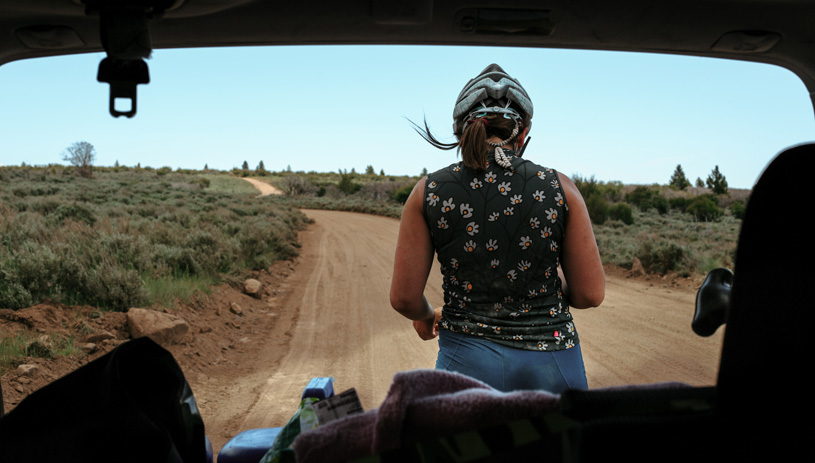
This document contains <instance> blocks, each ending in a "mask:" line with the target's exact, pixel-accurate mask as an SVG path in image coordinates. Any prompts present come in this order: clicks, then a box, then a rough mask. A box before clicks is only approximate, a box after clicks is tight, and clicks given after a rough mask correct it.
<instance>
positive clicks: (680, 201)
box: [668, 196, 693, 212]
mask: <svg viewBox="0 0 815 463" xmlns="http://www.w3.org/2000/svg"><path fill="white" fill-rule="evenodd" d="M692 202H693V198H691V197H688V196H677V197H675V198H671V199H669V200H668V206H669V207H670V208H671V209H673V210H677V211H679V212H685V211H686V210H687V209H688V206H690V204H691V203H692Z"/></svg>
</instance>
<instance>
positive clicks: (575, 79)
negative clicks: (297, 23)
mask: <svg viewBox="0 0 815 463" xmlns="http://www.w3.org/2000/svg"><path fill="white" fill-rule="evenodd" d="M102 58H103V55H101V54H91V55H75V56H66V57H56V58H45V59H36V60H24V61H17V62H12V63H8V64H6V65H3V66H0V127H2V134H0V164H3V165H19V164H21V163H23V162H24V163H26V164H30V165H45V164H49V163H64V162H63V161H62V160H61V153H62V152H63V151H64V149H65V148H66V147H67V146H69V145H70V144H71V143H73V142H75V141H80V140H85V141H88V142H90V143H92V144H93V145H94V146H95V148H96V151H97V159H96V164H97V165H107V166H111V165H113V164H114V163H115V162H117V161H118V162H119V163H120V164H122V165H129V166H133V165H136V164H137V163H140V164H141V165H142V166H152V167H162V166H170V167H172V168H179V167H181V168H193V169H201V168H203V167H204V165H205V164H206V165H208V166H209V167H210V168H217V169H223V170H226V169H231V168H233V167H238V166H240V165H241V164H242V163H243V161H247V162H248V163H249V165H250V166H251V167H255V166H257V164H258V162H259V161H261V160H262V161H263V162H264V164H265V166H266V168H267V169H270V170H283V169H286V168H287V167H288V166H291V168H292V169H293V170H296V171H297V170H304V171H312V170H313V171H318V172H326V171H336V170H337V169H348V170H351V168H355V169H356V170H357V171H364V169H365V167H366V166H368V165H372V166H373V167H374V168H375V169H376V172H379V171H380V169H383V170H384V171H385V172H386V173H388V174H394V175H400V174H411V175H414V174H418V173H419V172H420V171H421V170H422V168H427V169H428V170H434V169H438V168H441V167H443V166H445V165H447V164H449V163H451V162H455V160H456V155H455V152H453V151H439V150H436V149H434V148H432V147H431V146H430V145H428V144H427V143H426V142H424V141H423V140H422V139H421V138H420V137H419V136H418V135H417V134H415V133H414V132H413V130H412V129H411V127H410V124H409V123H408V121H407V120H406V118H410V119H412V120H414V121H416V122H421V121H422V119H423V118H424V117H427V121H428V124H429V125H430V127H431V129H432V130H433V132H434V133H435V134H436V135H437V136H439V137H440V138H442V139H444V140H452V128H451V122H452V108H453V104H454V102H455V98H456V96H457V95H458V92H459V91H460V90H461V87H462V86H463V85H464V84H465V83H466V82H467V80H469V79H470V78H472V77H474V76H475V75H476V74H477V73H478V72H480V71H481V69H483V68H484V67H485V66H487V65H488V64H490V63H492V62H496V63H498V64H500V65H501V66H502V67H503V68H504V69H505V70H506V71H507V72H508V73H510V74H511V75H513V76H515V77H517V78H518V79H519V80H520V81H521V83H522V84H523V85H524V87H525V88H526V89H527V91H528V93H529V94H530V96H531V98H532V101H533V103H534V104H535V115H534V118H533V124H532V130H531V132H530V135H531V137H532V140H531V142H530V145H529V148H528V150H527V152H526V157H528V158H530V159H532V160H534V161H536V162H538V163H540V164H544V165H546V166H549V167H554V168H556V169H558V170H560V171H562V172H564V173H566V174H567V175H572V174H580V175H583V176H586V177H588V176H592V175H593V176H595V177H596V178H597V179H598V180H603V181H611V180H619V181H622V182H624V183H663V184H664V183H667V182H668V179H669V178H670V175H671V173H672V172H673V170H674V168H675V167H676V165H677V164H681V165H682V167H683V169H684V170H685V173H686V174H687V176H688V177H689V178H690V179H691V181H693V180H695V179H696V178H697V177H701V178H702V179H704V178H705V177H706V176H707V175H708V174H709V173H710V171H711V170H712V169H713V167H714V166H715V165H718V166H719V169H720V170H721V171H722V173H724V175H725V176H726V177H727V180H728V182H729V184H730V186H731V187H735V188H749V187H750V186H751V185H752V184H753V182H754V181H755V179H756V177H757V176H758V174H759V173H760V172H761V170H762V168H763V167H764V165H766V163H767V162H768V161H769V160H770V159H771V158H772V156H773V155H774V154H776V153H777V152H778V151H780V150H781V149H783V148H785V147H786V146H789V145H791V144H795V143H799V142H802V141H809V140H813V139H815V119H814V118H813V110H812V106H811V104H810V102H809V97H808V93H807V91H806V89H805V87H804V85H803V84H802V83H801V82H800V80H799V79H798V78H797V77H796V76H795V75H794V74H792V73H791V72H789V71H787V70H785V69H782V68H778V67H774V66H769V65H764V64H756V63H747V62H736V61H726V60H715V59H705V58H693V57H683V56H668V55H654V54H630V53H617V52H593V51H578V50H538V49H508V48H476V47H470V48H461V47H408V46H373V47H372V46H310V47H271V48H269V47H253V48H239V49H194V50H191V49H188V50H156V51H154V54H153V57H152V58H151V59H150V60H149V62H148V63H149V66H150V75H151V83H150V84H148V85H140V86H139V87H138V89H139V90H138V91H139V100H138V114H137V115H136V117H135V118H133V119H127V118H118V119H114V118H113V117H111V116H110V115H109V114H108V112H107V104H108V103H107V100H108V86H107V84H100V83H98V82H96V70H97V67H98V63H99V61H100V60H101V59H102Z"/></svg>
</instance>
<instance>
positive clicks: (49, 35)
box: [0, 0, 815, 93]
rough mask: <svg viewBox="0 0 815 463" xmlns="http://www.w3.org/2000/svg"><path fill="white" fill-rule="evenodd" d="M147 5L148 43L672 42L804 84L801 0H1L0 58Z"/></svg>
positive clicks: (86, 35)
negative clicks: (775, 68)
mask: <svg viewBox="0 0 815 463" xmlns="http://www.w3.org/2000/svg"><path fill="white" fill-rule="evenodd" d="M116 5H118V6H127V7H128V8H130V9H135V10H139V11H145V12H147V13H148V14H150V16H151V17H150V19H149V21H148V24H149V35H150V38H151V41H152V48H154V49H160V48H186V47H212V46H244V45H294V44H428V45H431V44H447V45H491V46H495V45H499V46H520V47H546V48H579V49H595V50H618V51H643V52H654V53H674V54H683V55H697V56H708V57H719V58H731V59H738V60H747V61H757V62H764V63H770V64H777V65H780V66H782V67H785V68H787V69H789V70H791V71H792V72H794V73H795V74H797V75H798V76H799V77H800V78H801V80H802V81H803V82H804V84H805V85H806V87H807V88H808V89H809V91H810V92H811V93H812V92H813V91H815V28H813V27H812V25H811V22H812V18H813V17H815V2H811V1H808V0H702V1H678V0H660V1H653V0H618V1H613V2H612V1H608V0H546V1H535V0H521V1H518V0H513V1H505V0H479V1H472V0H470V1H468V0H463V1H462V0H445V1H436V2H434V1H433V0H344V1H342V2H336V1H325V0H315V1H310V2H273V1H268V0H120V1H111V0H26V1H23V2H20V1H19V0H0V34H2V35H0V36H1V37H2V39H0V64H4V63H7V62H10V61H14V60H19V59H24V58H33V57H41V56H52V55H64V54H73V53H85V52H99V51H103V47H102V42H101V39H100V19H99V18H100V16H99V10H100V7H101V8H108V7H110V6H116Z"/></svg>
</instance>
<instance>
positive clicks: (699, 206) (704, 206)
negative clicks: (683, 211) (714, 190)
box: [687, 196, 723, 222]
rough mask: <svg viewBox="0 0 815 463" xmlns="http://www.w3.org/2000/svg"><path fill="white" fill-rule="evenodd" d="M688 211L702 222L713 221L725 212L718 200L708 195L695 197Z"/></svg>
mask: <svg viewBox="0 0 815 463" xmlns="http://www.w3.org/2000/svg"><path fill="white" fill-rule="evenodd" d="M687 212H688V214H690V215H692V216H693V217H695V218H696V220H699V221H700V222H713V221H715V220H717V219H718V218H719V217H721V216H722V214H723V211H722V210H721V209H719V206H717V205H716V202H715V201H713V200H712V199H710V197H708V196H699V197H698V198H696V199H694V200H693V202H692V203H691V204H690V205H689V206H688V208H687Z"/></svg>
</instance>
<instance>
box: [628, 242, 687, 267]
mask: <svg viewBox="0 0 815 463" xmlns="http://www.w3.org/2000/svg"><path fill="white" fill-rule="evenodd" d="M635 256H636V257H637V258H638V259H639V260H640V262H642V267H643V268H644V269H645V271H646V272H648V273H658V274H660V275H664V274H666V273H668V272H671V271H680V270H682V269H683V268H684V269H687V265H686V264H687V263H688V262H689V260H690V259H689V256H688V253H687V251H686V250H685V248H683V247H682V246H680V245H678V244H676V243H674V242H670V241H665V240H660V241H655V240H645V241H642V242H640V245H639V248H638V249H637V252H636V253H635Z"/></svg>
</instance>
